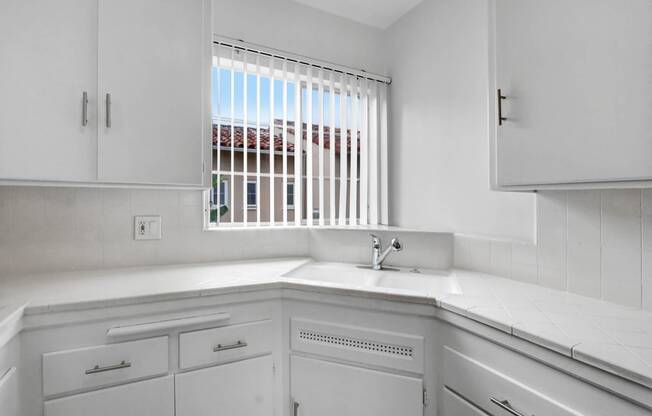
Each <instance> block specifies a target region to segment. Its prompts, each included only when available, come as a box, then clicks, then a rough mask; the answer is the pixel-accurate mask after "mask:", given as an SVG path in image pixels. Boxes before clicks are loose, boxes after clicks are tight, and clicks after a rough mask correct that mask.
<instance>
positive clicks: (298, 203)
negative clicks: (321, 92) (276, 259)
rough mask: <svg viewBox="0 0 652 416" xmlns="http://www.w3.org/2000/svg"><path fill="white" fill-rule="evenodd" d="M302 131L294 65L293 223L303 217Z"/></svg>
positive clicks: (298, 78)
mask: <svg viewBox="0 0 652 416" xmlns="http://www.w3.org/2000/svg"><path fill="white" fill-rule="evenodd" d="M302 134H303V133H302V132H301V67H300V65H299V64H298V63H296V64H295V65H294V223H295V225H301V220H302V217H303V175H302V174H301V170H302V165H303V161H302V154H303V146H302V142H303V135H302Z"/></svg>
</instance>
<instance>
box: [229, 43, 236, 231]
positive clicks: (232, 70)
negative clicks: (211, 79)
mask: <svg viewBox="0 0 652 416" xmlns="http://www.w3.org/2000/svg"><path fill="white" fill-rule="evenodd" d="M229 212H230V213H231V224H233V223H234V222H235V221H234V217H233V215H234V213H235V48H231V206H230V207H229Z"/></svg>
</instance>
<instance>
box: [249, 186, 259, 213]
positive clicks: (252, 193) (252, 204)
mask: <svg viewBox="0 0 652 416" xmlns="http://www.w3.org/2000/svg"><path fill="white" fill-rule="evenodd" d="M257 186H258V184H257V183H256V182H252V181H248V182H247V208H249V209H256V207H257V206H258V193H257V192H256V191H257V189H256V188H257Z"/></svg>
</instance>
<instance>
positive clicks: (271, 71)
mask: <svg viewBox="0 0 652 416" xmlns="http://www.w3.org/2000/svg"><path fill="white" fill-rule="evenodd" d="M274 67H275V65H274V57H270V58H269V130H268V132H269V174H270V178H269V223H270V224H274V222H275V221H276V218H275V212H274V211H275V208H276V207H275V206H274V182H275V180H274V173H275V170H274V144H275V143H274Z"/></svg>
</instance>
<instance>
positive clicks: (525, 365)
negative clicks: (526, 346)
mask: <svg viewBox="0 0 652 416" xmlns="http://www.w3.org/2000/svg"><path fill="white" fill-rule="evenodd" d="M483 345H484V346H488V344H480V343H478V342H473V343H472V344H465V346H466V347H468V348H469V349H470V350H471V351H472V350H474V349H477V348H482V347H483ZM494 349H496V347H495V346H491V347H489V348H486V349H485V350H484V352H486V354H488V355H487V357H488V356H490V357H491V360H490V361H485V360H484V358H482V361H481V359H480V358H478V357H474V356H470V355H467V353H469V352H466V353H462V352H460V351H457V350H455V349H453V348H451V347H448V346H447V347H444V354H443V369H442V374H443V384H444V386H445V387H447V388H449V389H451V390H453V391H455V392H457V393H458V394H459V395H461V396H463V397H464V398H466V399H467V400H468V401H470V402H472V403H473V404H475V405H476V406H478V407H480V408H481V409H483V410H484V411H486V412H489V413H490V414H497V415H503V414H507V413H506V412H505V411H503V410H500V408H499V407H498V406H497V405H496V404H494V403H492V402H491V398H492V397H493V398H496V399H498V400H500V401H502V400H507V401H509V403H510V404H511V405H512V406H513V407H514V408H515V409H516V410H518V411H520V412H521V413H523V414H525V415H539V414H541V415H546V414H549V415H556V416H579V415H585V416H589V415H590V416H609V415H615V414H623V415H624V414H627V415H631V416H643V415H647V414H649V412H647V411H645V410H643V409H642V408H640V407H636V406H634V405H633V404H630V403H628V402H626V401H624V400H621V399H619V398H617V397H616V396H613V395H610V394H608V393H606V392H604V391H602V390H598V389H595V388H592V387H591V386H589V385H587V384H584V383H582V382H579V381H578V380H576V379H573V378H572V377H570V376H566V375H563V374H561V373H556V372H552V371H550V369H549V368H546V367H544V366H540V365H539V364H538V363H536V362H535V361H532V360H527V359H524V357H520V356H519V354H518V353H516V352H513V351H508V350H504V349H498V351H497V352H498V353H497V354H491V353H490V352H491V351H493V350H494ZM470 354H472V352H470ZM515 368H518V369H519V370H520V371H522V372H525V373H526V374H528V378H525V377H519V376H516V375H514V374H513V372H514V369H515ZM510 373H512V374H510ZM560 386H566V389H565V390H562V391H560V390H559V388H560ZM555 391H557V392H556V393H554V392H555ZM501 412H502V413H501Z"/></svg>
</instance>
